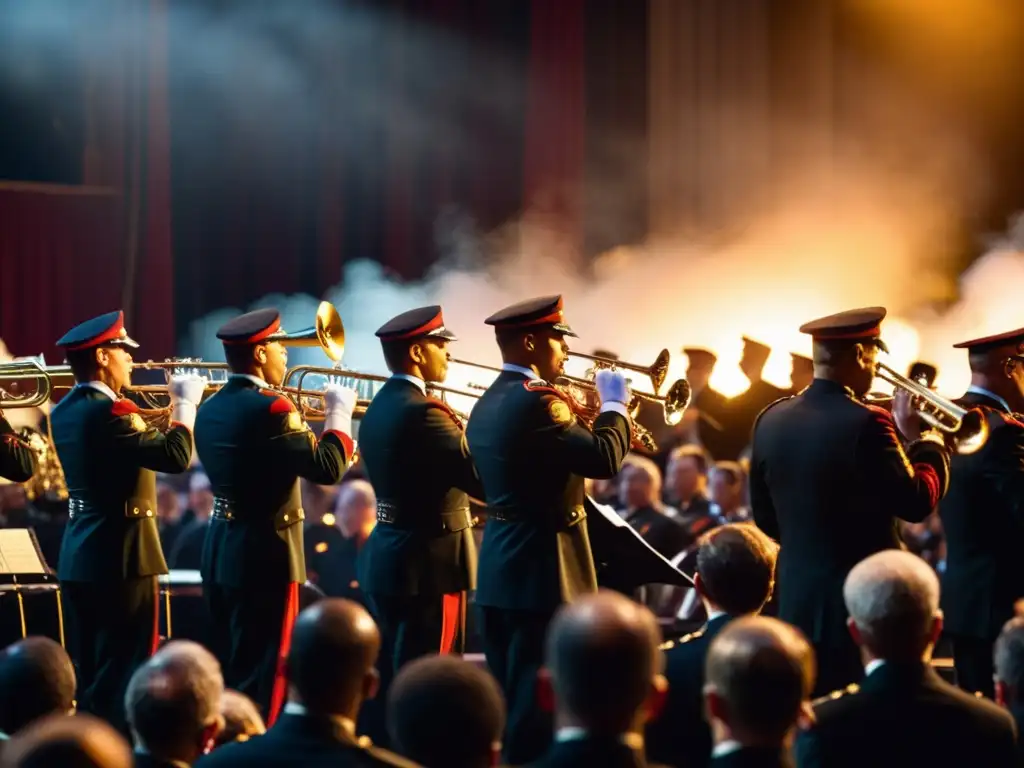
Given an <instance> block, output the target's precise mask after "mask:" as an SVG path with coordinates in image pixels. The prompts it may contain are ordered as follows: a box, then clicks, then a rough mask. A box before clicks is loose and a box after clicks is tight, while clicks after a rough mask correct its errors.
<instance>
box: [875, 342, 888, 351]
mask: <svg viewBox="0 0 1024 768" xmlns="http://www.w3.org/2000/svg"><path fill="white" fill-rule="evenodd" d="M874 342H875V346H876V347H878V348H879V349H880V350H882V351H883V352H885V354H889V347H887V346H886V345H885V342H884V341H882V340H881V339H875V340H874Z"/></svg>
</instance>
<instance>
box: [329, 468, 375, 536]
mask: <svg viewBox="0 0 1024 768" xmlns="http://www.w3.org/2000/svg"><path fill="white" fill-rule="evenodd" d="M334 516H335V518H336V520H337V522H338V525H339V526H340V527H341V530H342V532H343V533H344V534H345V535H346V536H349V537H351V536H354V535H356V534H358V533H360V532H362V533H363V534H365V535H368V534H369V531H370V530H371V529H372V528H373V525H374V523H376V521H377V496H376V494H374V492H373V486H372V485H370V484H369V483H368V482H367V481H366V480H349V481H347V482H345V483H343V484H342V485H341V487H340V488H339V489H338V499H337V501H336V502H335V504H334Z"/></svg>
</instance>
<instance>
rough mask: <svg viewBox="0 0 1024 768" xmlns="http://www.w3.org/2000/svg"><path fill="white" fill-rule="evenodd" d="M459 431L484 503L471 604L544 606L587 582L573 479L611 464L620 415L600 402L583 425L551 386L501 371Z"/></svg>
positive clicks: (624, 422)
mask: <svg viewBox="0 0 1024 768" xmlns="http://www.w3.org/2000/svg"><path fill="white" fill-rule="evenodd" d="M466 440H467V442H468V445H469V449H470V453H471V454H472V456H473V461H474V463H475V464H476V469H477V472H478V473H479V475H480V479H481V480H482V481H483V487H484V491H485V495H486V501H487V509H488V519H487V525H486V527H485V529H484V538H483V543H482V544H481V546H480V567H479V574H478V585H477V593H476V602H477V604H478V605H482V606H489V607H494V608H504V609H509V610H526V611H536V612H540V613H547V612H550V611H552V610H554V609H555V608H557V606H558V605H559V604H560V603H562V602H565V601H571V600H573V599H574V598H575V597H576V596H577V595H580V594H583V593H587V592H593V591H595V590H596V589H597V576H596V572H595V567H594V558H593V553H592V552H591V549H590V538H589V536H588V534H587V524H586V513H585V512H584V509H583V500H584V495H585V491H584V485H583V483H584V478H587V477H591V478H610V477H612V476H613V475H615V473H616V472H618V471H619V468H620V466H621V464H622V460H623V458H624V457H625V455H626V452H627V451H628V450H629V444H630V425H629V421H628V419H627V418H626V417H625V416H623V415H621V414H619V413H616V412H613V411H607V412H605V413H602V414H601V415H599V416H598V417H597V419H595V421H594V431H593V432H591V431H590V430H589V429H587V428H586V427H584V426H582V425H580V424H579V423H577V421H576V418H575V416H574V415H573V413H572V410H571V407H570V405H569V403H568V401H567V399H566V398H565V396H564V395H563V394H562V393H561V392H560V391H559V390H557V389H555V388H554V387H552V386H550V385H549V384H547V383H545V382H542V381H537V380H532V381H531V380H528V379H527V378H526V376H525V375H524V374H522V373H519V372H516V371H503V372H502V373H501V374H499V376H498V377H497V379H495V381H494V383H493V384H491V386H490V387H489V388H488V390H487V391H486V392H485V393H484V394H483V396H482V397H481V398H480V400H479V401H478V402H477V404H476V405H475V406H474V408H473V413H472V414H471V416H470V419H469V425H468V426H467V428H466Z"/></svg>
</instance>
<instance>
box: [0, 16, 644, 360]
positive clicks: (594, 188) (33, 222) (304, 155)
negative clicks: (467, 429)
mask: <svg viewBox="0 0 1024 768" xmlns="http://www.w3.org/2000/svg"><path fill="white" fill-rule="evenodd" d="M67 2H68V3H69V4H68V7H67V11H68V13H69V14H73V13H79V14H81V13H83V12H84V11H83V8H82V7H81V6H79V5H77V4H76V3H75V2H73V0H67ZM324 4H327V5H330V6H331V7H332V8H333V9H334V11H333V12H332V13H333V16H330V17H325V18H327V19H328V21H326V22H325V25H324V28H323V29H317V28H314V29H313V34H312V36H311V37H310V39H309V40H305V39H300V40H295V39H290V38H289V37H288V34H283V35H281V36H279V38H280V39H274V38H273V36H272V31H267V30H268V29H269V28H270V27H272V26H273V25H269V26H268V27H267V29H264V28H263V27H254V28H252V29H249V28H248V27H245V24H246V23H248V22H246V16H245V14H247V13H250V12H252V13H262V12H268V13H272V12H275V8H279V6H277V5H276V4H275V3H269V4H266V3H264V4H259V3H253V2H250V0H221V1H220V2H211V0H174V2H171V1H170V0H143V1H142V2H138V0H116V1H115V2H112V3H110V4H109V6H108V7H107V8H106V9H105V14H106V15H104V16H102V17H91V18H90V20H89V23H88V24H85V23H82V24H78V23H75V24H71V25H69V27H71V28H73V29H74V30H75V32H74V34H75V35H76V39H75V41H74V43H73V45H71V44H69V50H72V49H73V50H74V51H75V55H77V56H78V59H77V61H78V62H79V65H78V66H75V67H72V68H71V69H72V70H73V71H74V72H76V73H77V77H79V78H80V81H79V82H78V83H77V85H76V86H75V87H76V88H78V89H79V92H80V93H82V94H83V97H82V101H83V103H84V106H83V107H82V111H83V114H82V115H81V116H80V119H81V123H82V128H81V148H80V153H81V162H80V168H81V180H82V182H83V183H84V185H85V186H82V187H66V188H61V189H59V190H54V189H52V188H47V189H42V188H31V189H26V188H24V187H21V186H14V187H10V188H6V189H4V190H3V191H0V202H2V204H0V227H2V229H0V260H2V264H3V268H2V269H0V338H3V339H4V340H5V341H6V342H7V344H8V346H9V347H10V348H11V349H12V351H13V352H14V353H15V354H36V353H38V352H39V351H43V350H45V351H47V353H48V354H47V356H48V358H50V359H51V360H53V359H54V358H58V359H59V353H58V352H57V351H56V350H54V349H53V346H52V345H53V341H54V340H55V339H56V338H58V337H59V336H60V335H61V334H62V333H63V332H64V331H65V330H66V329H67V328H68V327H70V326H71V325H72V324H74V323H76V322H79V321H81V320H82V319H84V318H86V317H89V316H91V315H94V314H98V313H101V312H104V311H108V310H110V309H112V308H116V307H118V306H121V307H123V308H124V309H125V311H126V313H127V319H128V323H129V328H130V330H131V332H132V334H133V335H135V336H136V337H137V338H138V339H139V341H140V342H141V343H142V345H143V348H142V349H141V350H140V357H141V358H142V359H145V358H154V359H160V358H163V357H165V356H169V355H173V354H174V353H175V349H174V347H175V339H176V338H178V337H180V336H181V335H182V334H183V332H184V331H185V330H186V329H187V327H188V324H189V322H190V321H192V320H193V319H196V318H198V317H200V316H202V315H204V314H206V313H208V312H210V311H212V310H215V309H219V308H223V307H230V306H236V307H246V306H248V305H250V304H251V303H252V302H253V301H255V300H257V299H259V298H261V297H263V296H265V295H267V294H271V293H291V292H305V293H310V294H314V295H322V294H323V293H324V292H325V291H326V290H327V289H328V288H330V287H332V286H333V285H336V284H337V283H338V282H339V281H340V280H341V279H342V274H343V268H344V265H345V264H346V263H347V262H349V261H351V260H354V259H365V258H369V259H374V260H377V261H378V262H380V263H381V264H383V265H384V266H385V268H386V269H387V270H388V271H389V272H390V273H391V274H392V275H394V276H395V277H396V278H400V279H406V280H410V279H417V278H420V277H422V276H423V275H425V274H426V273H427V272H428V271H429V270H430V268H431V266H432V265H433V264H434V263H436V262H437V260H438V259H439V258H441V257H443V256H446V255H451V252H452V251H453V250H457V248H456V246H457V245H458V244H457V243H453V242H452V241H451V233H452V232H453V231H454V230H456V229H458V228H459V227H460V226H462V225H466V226H470V228H471V229H473V230H475V231H476V232H479V233H483V234H486V233H488V232H490V231H492V230H493V229H495V228H497V227H500V226H502V225H503V224H506V223H508V222H511V221H515V220H516V219H517V218H519V217H520V216H521V215H522V214H523V212H524V211H525V210H526V209H527V208H529V207H530V206H531V205H534V204H539V205H543V206H544V207H545V209H546V213H548V214H554V218H553V219H552V218H551V216H550V215H549V217H548V220H550V221H554V223H555V224H556V225H557V226H559V227H561V228H562V230H563V233H564V235H565V239H566V242H569V243H571V244H574V245H575V247H576V248H577V249H579V250H580V251H582V252H584V253H593V252H595V251H597V250H600V249H604V248H607V247H610V246H612V245H615V244H617V243H620V242H624V241H627V240H634V241H635V240H638V239H640V238H642V236H643V232H644V229H645V226H646V200H645V198H646V193H647V183H646V179H645V177H646V168H645V167H644V166H645V164H644V161H643V158H644V157H645V154H646V142H647V138H646V135H645V130H646V119H647V114H646V76H647V72H646V66H645V63H644V62H645V57H644V55H643V52H644V46H645V44H646V43H645V38H646V34H647V9H646V4H645V3H638V2H635V1H634V0H596V1H595V2H585V0H560V1H559V2H557V3H553V2H550V0H529V1H525V0H489V2H487V3H480V2H477V0H377V1H376V2H372V3H369V2H363V3H360V2H357V1H356V0H350V1H348V2H342V1H341V0H336V1H335V0H324ZM324 4H321V5H324ZM314 5H316V4H311V5H310V7H313V6H314ZM304 7H305V6H304ZM261 8H262V9H263V11H260V10H259V9H261ZM76 9H77V10H76ZM253 9H256V10H253ZM298 10H299V9H296V13H297V12H298ZM69 18H73V17H69ZM197 20H198V21H197ZM288 23H289V24H291V23H292V22H291V21H289V22H288ZM332 25H333V26H332ZM250 26H252V25H250ZM245 35H249V38H248V39H243V38H244V36H245ZM247 45H248V46H249V47H250V48H251V49H252V50H247V49H246V46H247ZM253 50H255V51H256V52H257V53H259V54H263V55H254V53H253ZM275 57H276V58H275ZM272 67H276V69H273V68H272ZM612 210H614V212H615V215H614V216H611V215H609V212H610V211H612ZM556 289H557V287H556V286H552V290H556Z"/></svg>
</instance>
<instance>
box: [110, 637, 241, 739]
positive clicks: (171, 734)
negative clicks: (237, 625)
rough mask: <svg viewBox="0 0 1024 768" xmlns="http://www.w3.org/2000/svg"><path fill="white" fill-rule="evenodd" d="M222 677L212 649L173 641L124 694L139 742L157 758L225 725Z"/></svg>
mask: <svg viewBox="0 0 1024 768" xmlns="http://www.w3.org/2000/svg"><path fill="white" fill-rule="evenodd" d="M223 695H224V677H223V675H222V674H221V669H220V664H219V663H218V662H217V659H215V658H214V656H213V654H211V653H210V652H209V651H208V650H206V649H205V648H204V647H203V646H201V645H199V644H198V643H194V642H191V641H189V640H175V641H174V642H171V643H168V644H167V645H166V646H164V647H163V648H161V649H160V650H159V651H158V652H157V653H156V654H155V655H154V656H152V657H151V658H150V659H149V660H148V661H147V662H146V663H145V664H143V665H142V666H140V667H139V668H138V669H137V670H135V674H133V675H132V678H131V681H130V682H129V683H128V690H127V692H126V693H125V698H124V703H125V713H126V715H127V717H128V723H129V725H131V728H132V733H133V734H134V736H135V740H136V743H137V744H138V745H139V746H141V747H143V748H145V749H147V750H149V751H152V752H155V753H157V754H159V753H160V752H161V751H162V750H163V749H165V748H176V747H178V746H179V745H180V744H181V743H182V742H183V741H186V742H187V741H192V740H194V739H196V738H198V736H199V734H200V733H201V732H202V731H203V729H204V728H207V727H209V726H210V725H212V724H214V723H216V722H218V721H219V720H221V697H222V696H223Z"/></svg>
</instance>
